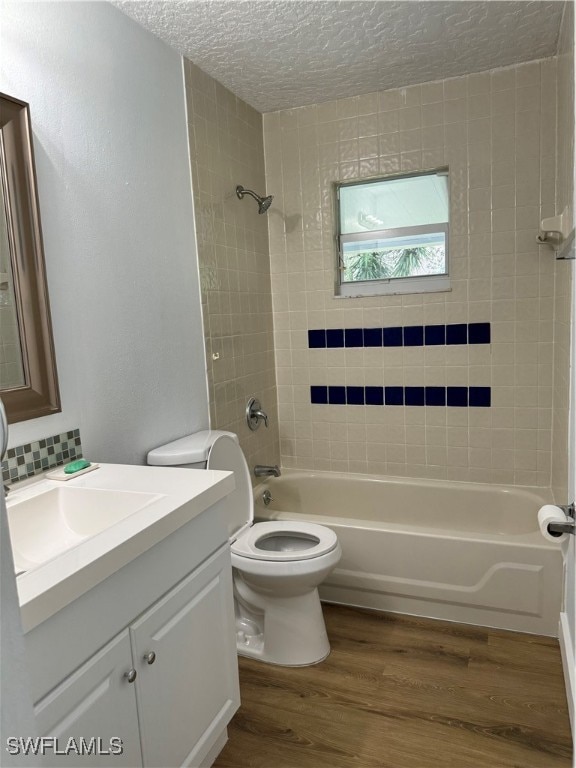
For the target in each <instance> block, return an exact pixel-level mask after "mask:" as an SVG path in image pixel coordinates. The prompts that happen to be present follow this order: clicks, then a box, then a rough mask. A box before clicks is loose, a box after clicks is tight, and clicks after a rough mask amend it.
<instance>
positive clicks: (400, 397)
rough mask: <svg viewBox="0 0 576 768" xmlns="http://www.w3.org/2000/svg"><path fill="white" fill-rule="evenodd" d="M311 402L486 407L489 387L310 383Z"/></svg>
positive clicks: (319, 403) (314, 403) (490, 393)
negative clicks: (345, 385)
mask: <svg viewBox="0 0 576 768" xmlns="http://www.w3.org/2000/svg"><path fill="white" fill-rule="evenodd" d="M310 402H311V403H312V404H313V405H427V406H450V407H453V408H467V407H471V408H490V406H491V405H492V390H491V388H490V387H339V386H338V387H335V386H330V387H320V386H313V387H310Z"/></svg>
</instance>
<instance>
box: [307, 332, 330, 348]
mask: <svg viewBox="0 0 576 768" xmlns="http://www.w3.org/2000/svg"><path fill="white" fill-rule="evenodd" d="M308 346H309V348H310V349H323V348H324V347H325V346H326V331H324V330H321V331H320V330H318V331H308Z"/></svg>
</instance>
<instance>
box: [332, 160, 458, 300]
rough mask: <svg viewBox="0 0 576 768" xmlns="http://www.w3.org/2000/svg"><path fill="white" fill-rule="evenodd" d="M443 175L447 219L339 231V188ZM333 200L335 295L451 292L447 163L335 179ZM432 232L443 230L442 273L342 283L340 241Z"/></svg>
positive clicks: (341, 296) (341, 250) (342, 263)
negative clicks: (350, 179) (382, 227)
mask: <svg viewBox="0 0 576 768" xmlns="http://www.w3.org/2000/svg"><path fill="white" fill-rule="evenodd" d="M432 175H442V176H446V177H447V178H448V221H447V222H441V223H438V224H416V225H414V226H410V227H395V228H389V229H380V230H370V231H366V232H356V233H348V234H342V231H341V230H342V221H341V206H340V190H341V189H342V188H343V187H351V186H360V185H368V184H375V183H381V182H383V181H393V180H395V179H409V178H418V177H421V176H432ZM334 188H335V198H334V199H335V202H336V217H335V219H336V226H337V231H336V235H335V242H336V281H335V291H334V294H335V298H348V299H350V298H363V297H365V296H387V295H388V296H390V295H398V294H409V293H438V292H441V291H450V290H451V283H450V209H451V194H450V173H449V168H448V166H443V167H441V168H433V169H429V170H425V171H414V172H411V173H396V174H390V175H388V176H378V177H374V178H370V179H365V180H360V181H359V180H354V181H346V182H336V183H335V185H334ZM435 232H443V233H444V243H445V251H444V255H445V272H443V273H442V274H439V275H414V276H411V277H385V278H379V279H377V280H356V281H352V282H344V281H343V280H342V275H343V273H344V262H343V244H344V243H347V242H358V241H362V240H368V241H370V240H377V239H390V238H394V237H406V236H409V235H413V234H433V233H435Z"/></svg>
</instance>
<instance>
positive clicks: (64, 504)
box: [7, 486, 160, 573]
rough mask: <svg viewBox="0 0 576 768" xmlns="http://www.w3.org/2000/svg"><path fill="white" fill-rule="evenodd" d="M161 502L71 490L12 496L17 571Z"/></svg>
mask: <svg viewBox="0 0 576 768" xmlns="http://www.w3.org/2000/svg"><path fill="white" fill-rule="evenodd" d="M158 498H160V497H159V495H158V494H156V493H143V492H139V491H123V490H109V489H101V488H80V487H68V486H63V487H58V488H50V489H48V490H45V491H42V492H41V493H37V494H35V495H33V496H30V497H28V498H23V499H21V500H20V499H14V500H13V501H12V500H11V499H10V498H8V505H7V506H8V524H9V527H10V538H11V541H12V551H13V555H14V566H15V569H16V573H21V572H22V571H29V570H32V569H33V568H36V567H37V566H39V565H42V564H43V563H46V562H48V561H49V560H52V559H53V558H55V557H57V556H58V555H60V554H62V553H63V552H65V551H67V550H69V549H72V548H73V547H76V546H77V545H78V544H81V543H82V542H83V541H85V540H86V539H89V538H91V537H93V536H95V535H96V534H98V533H101V532H102V531H104V530H106V529H108V528H110V527H111V526H113V525H115V524H116V523H118V522H120V521H121V520H124V519H125V518H127V517H129V516H130V515H132V514H134V513H135V512H138V511H140V510H141V509H144V507H146V506H147V505H148V504H150V503H151V502H153V501H155V500H157V499H158Z"/></svg>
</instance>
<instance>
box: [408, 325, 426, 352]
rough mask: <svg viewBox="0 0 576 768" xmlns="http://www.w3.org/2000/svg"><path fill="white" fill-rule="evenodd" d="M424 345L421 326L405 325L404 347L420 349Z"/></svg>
mask: <svg viewBox="0 0 576 768" xmlns="http://www.w3.org/2000/svg"><path fill="white" fill-rule="evenodd" d="M422 344H424V328H423V327H422V326H421V325H406V326H405V327H404V346H405V347H421V346H422Z"/></svg>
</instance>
